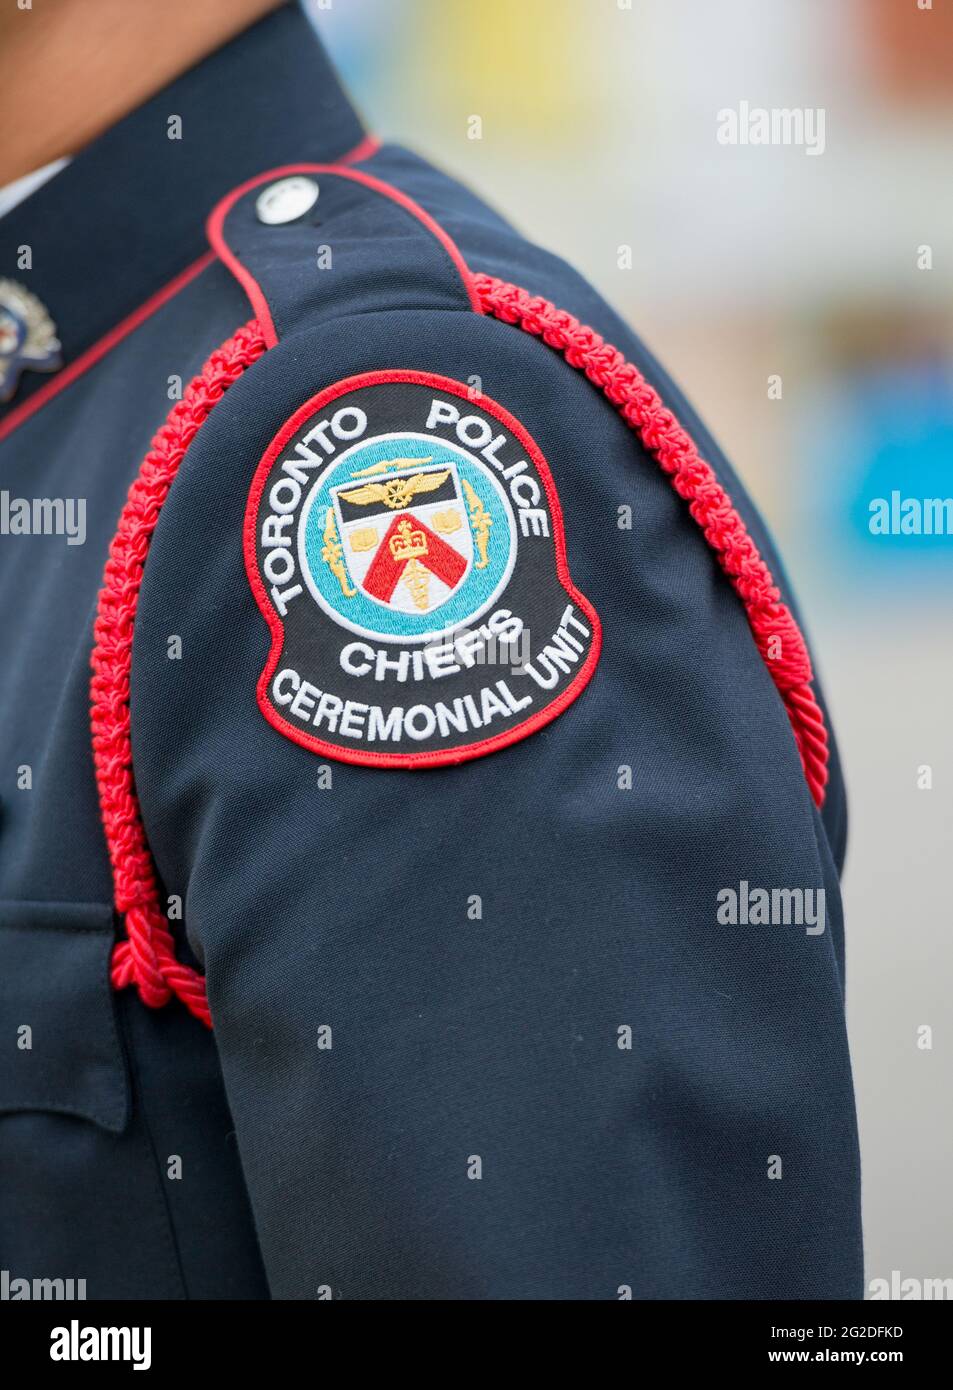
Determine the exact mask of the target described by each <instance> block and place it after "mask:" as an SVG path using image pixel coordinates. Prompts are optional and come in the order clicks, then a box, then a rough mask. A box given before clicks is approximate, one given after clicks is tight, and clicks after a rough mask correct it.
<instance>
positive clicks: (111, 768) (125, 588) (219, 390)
mask: <svg viewBox="0 0 953 1390" xmlns="http://www.w3.org/2000/svg"><path fill="white" fill-rule="evenodd" d="M264 351H265V340H264V337H263V335H262V332H261V330H260V328H259V326H258V323H257V321H255V320H254V319H253V320H252V321H251V322H250V323H247V324H245V326H244V327H243V328H240V329H239V330H238V332H237V333H236V334H235V335H234V337H232V338H229V340H228V342H226V343H223V344H222V346H221V347H220V348H218V349H217V350H216V351H215V352H213V353H212V355H211V357H210V358H209V359H208V361H207V362H206V363H205V366H204V367H203V368H202V370H201V372H200V373H199V375H198V376H197V377H196V378H195V380H194V381H192V382H191V383H190V384H189V386H188V388H187V389H186V391H185V393H184V395H183V397H182V399H181V401H179V402H178V403H177V404H176V405H175V406H174V407H173V409H172V410H171V411H170V412H169V415H168V418H167V419H166V422H165V424H164V425H163V426H162V428H161V429H160V430H159V432H158V434H157V435H156V436H155V439H154V440H153V441H152V448H151V449H150V451H149V453H148V454H147V455H146V457H145V460H144V461H143V464H142V467H141V469H140V470H139V476H138V477H137V478H136V480H135V482H134V483H133V484H132V487H131V488H130V489H129V496H128V498H127V500H126V505H125V506H124V507H123V510H122V515H121V517H120V519H119V525H118V528H117V530H116V535H115V538H114V540H113V543H112V545H111V546H110V548H109V559H108V560H107V562H106V570H105V573H104V576H103V584H102V588H101V590H100V594H99V607H98V610H97V617H96V623H95V626H94V629H93V634H94V639H95V645H94V647H93V654H92V667H93V679H92V683H91V687H90V693H91V699H92V711H91V716H92V729H93V761H94V763H95V765H96V784H97V786H98V788H99V805H100V813H101V815H102V821H103V827H104V829H105V832H106V843H107V845H108V848H109V858H110V861H111V863H112V873H113V884H114V889H115V905H116V911H117V912H118V913H119V914H120V915H121V916H123V917H124V919H125V930H126V936H125V939H124V940H121V941H119V942H117V943H116V946H115V948H114V950H113V958H112V983H113V987H114V988H115V989H124V988H125V986H126V985H130V984H134V985H135V986H136V988H137V989H138V991H139V994H140V996H141V998H142V1000H143V1002H144V1003H146V1004H148V1005H149V1007H150V1008H153V1009H157V1008H160V1007H161V1006H162V1005H163V1004H165V1003H167V1002H168V1000H169V999H170V998H172V997H173V995H174V996H175V998H177V999H181V1001H182V1003H183V1004H184V1005H185V1006H186V1008H187V1009H188V1010H189V1011H190V1012H191V1013H193V1014H194V1015H195V1017H196V1018H199V1019H201V1020H202V1022H203V1023H204V1024H205V1025H206V1027H209V1028H210V1027H211V1026H212V1019H211V1015H210V1013H209V1007H208V999H207V997H206V993H205V980H204V978H203V977H202V975H200V974H199V973H198V971H196V970H193V969H192V968H191V966H188V965H183V964H182V963H181V962H180V961H178V960H176V958H175V945H174V942H173V940H172V934H171V932H170V931H169V925H168V922H167V920H166V918H165V915H164V914H163V912H162V909H161V907H160V905H159V889H158V885H157V883H156V877H155V871H154V869H153V865H152V859H151V856H150V854H149V847H148V845H147V843H146V834H145V828H144V826H143V824H142V817H141V814H140V811H139V802H138V800H137V798H136V792H135V785H134V780H133V771H132V741H131V735H130V719H129V681H130V672H131V669H132V634H133V625H134V623H135V617H136V604H137V602H138V599H139V589H140V586H141V584H142V574H143V569H144V567H145V562H146V555H147V552H148V549H149V542H150V540H151V538H152V533H153V531H154V530H155V526H156V522H157V521H158V519H159V512H160V510H161V509H162V505H163V503H164V502H165V499H166V497H167V496H168V492H169V488H170V487H171V486H172V482H173V480H174V478H175V475H176V473H177V472H178V469H179V465H180V464H181V462H182V460H183V458H184V457H185V452H186V450H187V449H188V447H189V445H190V444H191V442H192V440H193V439H194V438H195V435H196V434H197V432H198V430H199V428H200V427H201V425H202V424H203V422H204V421H205V420H206V418H207V417H208V415H209V413H210V411H211V410H212V409H213V407H214V406H215V405H216V404H217V402H218V401H220V400H221V398H222V395H223V394H224V392H225V390H226V389H227V388H228V387H229V386H230V385H231V384H232V382H234V381H236V380H237V378H238V377H240V376H241V374H242V372H244V371H245V369H246V368H247V367H249V366H251V364H252V363H253V362H254V361H255V360H256V359H257V358H259V357H260V356H261V354H262V353H263V352H264Z"/></svg>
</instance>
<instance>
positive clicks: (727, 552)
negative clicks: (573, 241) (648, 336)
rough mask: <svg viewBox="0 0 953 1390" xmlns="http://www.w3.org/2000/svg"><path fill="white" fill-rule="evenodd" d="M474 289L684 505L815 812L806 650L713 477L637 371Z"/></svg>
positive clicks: (483, 279) (554, 317)
mask: <svg viewBox="0 0 953 1390" xmlns="http://www.w3.org/2000/svg"><path fill="white" fill-rule="evenodd" d="M474 280H475V283H476V290H477V293H478V295H479V297H480V302H481V304H482V305H483V308H484V310H485V311H486V312H487V313H488V314H492V315H493V316H494V317H495V318H498V319H501V320H502V321H503V322H504V323H512V324H515V325H516V326H517V327H519V328H521V329H523V331H524V332H526V333H532V334H533V335H534V336H536V337H538V338H542V340H543V342H544V343H547V344H548V346H549V347H551V348H555V349H556V350H557V352H561V353H562V354H563V356H564V357H565V358H566V361H567V362H568V363H569V365H570V366H571V367H575V368H576V369H577V370H578V371H581V372H582V373H583V374H584V375H585V376H586V377H588V379H589V380H590V381H591V382H592V383H593V385H594V386H597V387H598V388H599V390H600V391H602V393H603V395H605V396H606V397H607V398H608V400H610V401H611V402H612V404H613V405H614V406H615V408H616V410H617V411H618V412H619V414H620V415H621V416H622V418H623V420H625V422H626V424H627V425H629V426H630V428H631V429H633V430H634V431H635V432H636V434H637V435H638V436H639V438H640V439H641V441H642V443H643V444H644V445H645V448H646V449H647V450H648V452H649V453H650V454H651V455H652V456H653V457H654V458H655V459H656V461H657V462H658V464H659V465H660V467H661V468H662V469H663V471H664V472H665V473H667V474H668V476H669V480H670V482H671V484H672V487H673V488H674V489H675V491H676V492H677V493H678V495H679V497H682V498H684V499H685V501H686V502H688V503H689V508H688V509H689V511H690V512H691V515H692V517H693V518H694V520H695V521H696V522H697V523H698V525H699V527H700V528H701V531H702V534H703V535H704V537H705V540H706V541H707V542H708V544H709V545H710V546H711V548H712V549H713V550H714V552H715V554H716V556H717V557H718V563H719V564H720V566H721V568H722V570H723V571H724V572H725V574H726V575H727V576H728V578H729V579H730V581H731V584H732V586H733V588H734V589H735V592H736V593H737V594H738V596H739V598H740V599H741V601H742V603H743V604H744V606H745V612H746V613H747V615H748V622H749V623H750V625H751V631H752V634H753V636H754V640H755V643H756V645H757V647H758V650H759V652H760V653H761V656H762V658H763V660H764V663H765V665H766V666H767V668H768V671H769V673H770V675H771V679H772V680H773V681H774V684H775V685H776V686H777V689H778V692H779V693H780V695H781V699H782V700H783V701H784V707H785V709H786V710H787V713H788V718H789V719H790V721H791V728H792V729H793V731H794V738H795V742H796V743H797V747H798V752H799V753H800V757H801V765H802V767H803V768H804V776H805V777H806V779H807V784H808V787H809V788H810V792H811V796H812V797H813V799H814V802H815V804H816V805H817V806H822V805H823V804H824V792H825V788H826V786H827V777H828V760H829V749H828V736H827V728H826V726H825V723H824V715H823V713H822V711H821V708H820V706H819V704H818V702H817V698H816V696H815V694H814V691H813V689H812V686H811V682H812V680H813V678H814V677H813V671H812V669H811V658H810V655H809V653H808V649H807V643H806V642H805V640H804V636H803V634H802V633H801V630H800V628H799V627H798V625H797V623H796V622H795V620H794V616H793V614H792V613H791V611H790V609H789V608H788V607H787V606H786V604H784V603H782V602H781V600H780V592H779V590H778V588H777V586H776V585H775V582H774V579H773V577H772V575H771V571H770V570H769V569H768V566H767V565H766V564H765V562H764V560H763V559H762V557H761V554H760V552H759V550H758V547H757V546H756V545H755V543H754V541H753V540H752V538H751V536H750V535H749V534H748V530H747V527H746V526H745V524H744V522H743V521H742V519H741V517H740V516H739V515H738V513H737V511H736V510H735V508H734V505H733V504H732V501H731V498H730V497H729V495H728V493H727V492H726V491H725V489H724V488H723V487H722V485H721V484H720V483H719V481H718V479H717V478H716V476H715V472H714V470H713V468H712V467H711V465H710V464H708V463H706V462H705V460H704V459H703V458H702V457H701V455H700V454H699V452H698V449H697V447H696V445H695V443H694V441H693V440H692V438H691V436H690V435H689V434H688V433H687V431H686V430H685V429H683V428H682V426H681V425H680V424H679V422H678V420H677V419H676V418H675V416H674V415H673V414H672V412H671V411H670V410H669V409H667V407H666V406H665V405H664V404H663V402H662V399H661V397H660V396H659V395H658V393H657V392H656V391H655V390H654V389H653V388H652V387H651V386H650V385H649V384H648V382H647V381H646V380H645V378H644V377H643V376H642V374H641V373H640V372H639V370H638V369H637V368H636V367H635V366H633V364H632V363H631V362H627V361H626V359H625V358H624V357H623V356H622V354H621V352H619V351H618V349H617V348H614V347H612V345H611V344H610V343H607V342H605V340H604V339H603V338H602V337H601V336H600V335H599V334H598V333H596V332H595V330H594V329H592V328H588V327H586V326H585V325H584V324H582V323H580V322H579V320H578V319H576V318H574V317H573V316H572V314H567V313H566V312H565V311H564V310H562V309H557V308H556V306H555V305H554V304H551V303H550V301H549V300H548V299H542V298H540V297H539V296H534V295H531V294H529V293H528V292H527V291H526V290H524V289H521V288H520V287H519V286H518V285H510V284H507V283H506V281H504V280H498V279H497V278H496V277H495V276H493V275H482V274H477V275H475V276H474ZM775 643H778V654H777V655H775V653H774V648H775Z"/></svg>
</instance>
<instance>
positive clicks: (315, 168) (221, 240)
mask: <svg viewBox="0 0 953 1390" xmlns="http://www.w3.org/2000/svg"><path fill="white" fill-rule="evenodd" d="M358 148H360V147H358ZM362 158H367V155H362ZM292 174H333V175H334V176H335V177H336V178H340V179H350V180H351V181H352V182H353V183H361V184H363V185H364V187H365V188H370V189H371V190H372V191H373V192H375V193H379V194H380V195H381V197H383V198H390V199H391V201H392V202H395V203H397V204H398V205H399V206H400V207H402V208H404V210H405V211H406V212H409V213H410V214H411V215H412V216H413V217H416V218H417V221H418V222H420V223H421V224H422V225H423V226H424V227H426V229H427V231H428V232H430V234H431V236H434V237H436V239H437V241H439V242H440V244H441V246H442V247H443V249H444V250H445V251H446V253H447V255H448V256H449V257H450V259H451V260H452V261H453V263H454V265H455V266H456V268H457V273H458V274H459V276H460V279H461V280H462V281H463V284H464V287H465V288H466V291H467V297H468V298H469V300H470V308H471V309H472V310H473V311H474V313H476V314H482V313H483V306H482V304H481V302H480V297H479V295H478V294H477V291H476V287H475V284H474V275H473V272H472V271H471V270H470V267H469V266H468V265H467V263H466V261H465V260H464V259H463V257H462V255H461V254H460V251H459V248H458V247H457V244H456V242H455V241H454V240H453V239H452V238H451V237H450V236H449V235H448V234H447V233H446V232H445V231H444V229H443V228H442V227H441V226H440V224H439V223H438V222H435V221H434V219H433V218H432V217H431V216H430V214H429V213H428V212H424V210H423V208H422V207H421V206H420V204H419V203H415V202H414V200H413V199H412V198H408V196H407V194H406V193H402V192H401V190H400V189H399V188H395V187H394V185H393V184H390V183H385V182H384V181H383V179H378V178H375V177H374V175H373V174H367V173H365V172H364V170H363V169H349V168H342V167H341V165H340V164H283V165H281V166H280V167H279V168H277V169H268V170H267V171H266V172H265V173H264V174H256V175H255V177H254V178H253V179H248V180H247V181H246V182H245V183H242V184H239V186H238V187H237V188H233V189H232V191H231V193H228V194H226V196H225V197H224V198H223V199H222V200H221V202H220V203H218V204H217V205H216V206H215V208H214V209H213V210H212V212H211V214H210V215H209V219H208V222H207V223H206V230H207V232H208V239H209V242H210V244H211V246H212V248H213V250H214V251H215V253H216V255H217V256H218V257H219V259H220V260H221V261H223V262H224V264H225V265H227V266H228V268H229V270H230V271H231V272H232V274H233V275H234V276H235V278H236V280H238V282H239V284H240V285H241V286H242V288H243V289H244V291H245V293H246V294H247V295H248V299H249V302H250V304H251V306H252V308H253V309H254V311H255V316H256V318H257V320H258V323H259V325H260V327H261V329H262V332H263V333H264V335H265V342H266V343H267V345H268V347H274V346H275V344H276V343H277V342H278V334H277V332H276V331H275V324H274V320H273V319H272V317H271V310H270V308H269V307H268V301H267V299H266V298H265V296H264V294H263V293H262V290H261V286H260V285H259V284H258V281H257V280H256V279H255V277H254V275H252V273H251V271H250V270H249V269H248V267H247V266H245V265H243V264H242V262H241V261H240V260H239V259H238V257H237V256H236V255H235V253H234V252H233V251H232V249H231V247H230V246H229V245H228V242H227V241H226V240H225V232H224V226H225V218H226V217H227V216H228V214H229V213H230V212H231V210H232V208H233V207H234V206H235V204H236V203H237V202H238V200H239V199H240V198H243V197H244V196H245V194H246V193H250V192H251V190H252V189H253V188H258V187H259V185H261V184H263V183H271V182H272V181H273V180H275V179H284V178H289V177H290V176H291V175H292Z"/></svg>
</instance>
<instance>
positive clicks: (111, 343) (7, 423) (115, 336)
mask: <svg viewBox="0 0 953 1390" xmlns="http://www.w3.org/2000/svg"><path fill="white" fill-rule="evenodd" d="M214 260H215V252H214V251H203V253H202V255H201V256H199V258H198V260H196V261H193V262H192V264H191V265H189V266H186V268H185V270H183V271H180V272H179V274H178V275H176V276H175V277H174V279H172V280H170V281H169V282H168V284H167V285H163V286H162V288H161V289H160V290H157V291H156V293H155V294H153V295H150V297H149V298H148V299H147V300H145V301H144V302H143V303H142V304H140V305H139V307H138V309H134V310H133V311H132V313H131V314H127V315H126V317H125V318H124V319H122V320H120V322H119V323H117V324H116V325H115V327H113V328H110V330H109V332H108V333H104V334H103V336H102V337H101V338H99V339H98V340H97V341H96V342H95V343H93V345H92V347H88V348H87V349H86V351H85V352H82V353H80V355H79V357H77V358H74V360H73V361H72V362H70V363H69V364H68V366H66V367H63V368H62V370H61V371H59V372H58V373H57V375H56V376H55V377H53V378H51V380H50V381H48V382H46V383H45V384H44V385H43V386H41V387H40V389H39V390H38V391H34V393H33V395H32V396H30V397H29V399H28V400H25V401H24V402H23V404H22V405H18V406H17V407H16V409H15V410H11V411H10V413H9V415H7V416H6V418H5V419H4V420H3V421H2V422H0V439H6V437H7V435H8V434H12V433H13V431H14V430H15V429H17V427H18V426H19V425H22V424H23V422H24V421H25V420H29V418H30V416H31V415H35V414H36V412H37V411H38V410H42V409H43V407H44V406H45V405H47V404H48V403H49V402H50V401H51V400H52V399H53V397H54V396H58V395H59V393H60V392H61V391H64V390H65V389H66V387H67V386H70V385H72V383H73V382H74V381H75V380H76V379H77V377H81V376H82V375H83V373H84V372H88V371H89V369H90V367H94V366H95V365H96V363H97V362H99V361H101V359H102V358H103V357H105V356H106V354H107V353H108V352H112V350H113V348H114V347H116V346H118V344H119V343H121V342H122V340H123V339H124V338H128V337H129V334H130V333H132V332H134V331H135V329H137V328H138V327H139V326H140V324H143V323H145V321H146V319H149V318H151V317H152V315H153V314H154V313H155V312H156V310H157V309H161V308H162V306H163V304H166V303H168V301H169V300H170V299H174V298H175V296H176V295H177V294H178V293H179V291H180V290H184V289H185V287H186V285H189V284H191V282H192V281H193V280H194V279H195V277H196V276H197V275H201V273H202V271H203V270H205V269H206V267H207V266H210V265H211V264H212V262H213V261H214Z"/></svg>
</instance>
